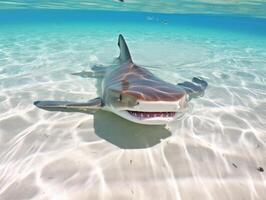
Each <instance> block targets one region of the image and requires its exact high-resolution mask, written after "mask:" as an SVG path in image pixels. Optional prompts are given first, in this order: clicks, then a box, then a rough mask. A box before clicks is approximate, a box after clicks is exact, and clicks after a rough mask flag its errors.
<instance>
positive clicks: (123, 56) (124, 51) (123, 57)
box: [118, 34, 132, 63]
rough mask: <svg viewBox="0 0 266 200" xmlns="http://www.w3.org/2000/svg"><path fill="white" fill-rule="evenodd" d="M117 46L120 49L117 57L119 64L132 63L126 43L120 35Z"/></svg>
mask: <svg viewBox="0 0 266 200" xmlns="http://www.w3.org/2000/svg"><path fill="white" fill-rule="evenodd" d="M118 46H119V48H120V55H119V57H118V59H119V60H120V62H121V63H125V62H132V59H131V55H130V52H129V50H128V47H127V43H126V41H125V39H124V37H123V36H122V35H121V34H120V35H119V37H118Z"/></svg>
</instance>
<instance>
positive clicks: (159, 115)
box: [128, 110, 176, 119]
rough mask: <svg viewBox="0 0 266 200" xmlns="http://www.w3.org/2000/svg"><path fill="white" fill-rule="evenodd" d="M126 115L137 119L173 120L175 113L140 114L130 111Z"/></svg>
mask: <svg viewBox="0 0 266 200" xmlns="http://www.w3.org/2000/svg"><path fill="white" fill-rule="evenodd" d="M128 113H129V114H130V115H132V116H133V117H136V118H139V119H151V118H173V117H174V116H175V114H176V112H140V111H131V110H129V111H128Z"/></svg>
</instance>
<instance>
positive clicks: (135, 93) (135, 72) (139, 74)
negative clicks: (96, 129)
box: [34, 34, 208, 125]
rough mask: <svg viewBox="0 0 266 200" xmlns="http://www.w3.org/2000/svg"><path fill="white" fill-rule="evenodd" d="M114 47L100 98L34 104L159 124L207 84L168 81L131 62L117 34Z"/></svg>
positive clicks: (173, 116) (180, 112) (171, 117)
mask: <svg viewBox="0 0 266 200" xmlns="http://www.w3.org/2000/svg"><path fill="white" fill-rule="evenodd" d="M118 46H119V48H120V55H119V57H118V58H117V59H118V64H117V65H116V66H113V67H110V68H107V70H106V71H105V72H104V73H101V76H103V79H102V83H101V93H100V97H97V98H94V99H91V100H89V101H88V102H84V103H77V102H70V101H35V102H34V105H36V106H37V107H39V108H42V109H45V110H49V111H67V112H87V113H94V112H96V111H97V110H99V109H103V110H106V111H109V112H113V113H115V114H117V115H119V116H120V117H122V118H124V119H127V120H129V121H132V122H135V123H139V124H154V125H163V124H167V123H168V122H170V121H172V120H174V119H176V118H178V117H179V116H181V115H183V113H184V112H185V110H186V108H187V107H188V102H189V101H190V100H191V99H192V98H195V97H199V96H203V94H204V91H205V89H206V88H207V85H208V84H207V82H206V81H205V80H203V79H202V78H198V77H194V78H193V79H192V81H191V82H189V81H185V82H183V83H178V84H177V85H174V84H171V83H168V82H166V81H164V80H162V79H160V78H158V77H156V76H155V75H154V74H152V73H151V72H150V71H149V70H147V69H146V68H145V67H141V66H138V65H136V64H135V63H134V62H133V60H132V57H131V55H130V52H129V49H128V46H127V44H126V41H125V39H124V37H123V36H122V35H121V34H120V35H119V37H118Z"/></svg>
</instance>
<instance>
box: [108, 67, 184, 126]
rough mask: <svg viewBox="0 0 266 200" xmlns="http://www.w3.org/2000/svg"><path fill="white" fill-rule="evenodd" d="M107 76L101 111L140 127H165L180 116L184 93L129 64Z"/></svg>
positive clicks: (178, 88)
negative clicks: (151, 125)
mask: <svg viewBox="0 0 266 200" xmlns="http://www.w3.org/2000/svg"><path fill="white" fill-rule="evenodd" d="M127 65H128V66H126V67H125V66H121V67H120V68H118V69H116V70H115V71H114V72H113V73H111V74H110V75H109V77H112V78H111V79H107V82H108V83H106V84H105V88H104V90H105V94H104V102H105V108H106V109H107V110H109V111H111V112H113V113H115V114H117V115H119V116H121V117H122V118H125V119H127V120H129V121H132V122H135V123H140V124H158V125H160V124H161V125H162V124H166V123H168V122H170V121H172V120H173V119H175V118H178V117H180V116H182V115H183V114H184V111H185V110H186V108H187V103H188V96H187V93H186V91H185V90H184V89H183V88H181V87H179V86H176V85H173V84H170V83H167V82H165V81H163V80H161V79H159V78H157V77H155V76H154V75H153V74H152V73H151V72H149V71H148V70H146V69H145V68H142V67H139V66H137V65H135V64H133V63H129V64H127Z"/></svg>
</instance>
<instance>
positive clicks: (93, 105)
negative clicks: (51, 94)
mask: <svg viewBox="0 0 266 200" xmlns="http://www.w3.org/2000/svg"><path fill="white" fill-rule="evenodd" d="M34 105H35V106H37V107H38V108H41V109H44V110H49V111H62V112H86V113H87V112H89V113H93V112H95V111H97V110H99V109H100V108H101V107H102V101H101V98H95V99H91V100H90V101H88V102H86V103H76V102H71V101H35V102H34Z"/></svg>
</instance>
